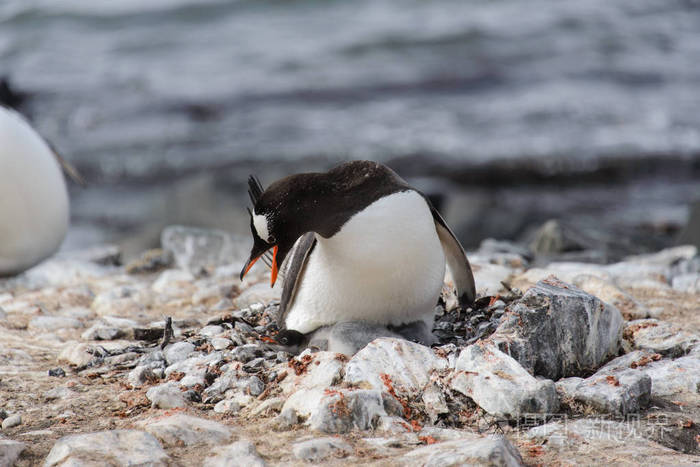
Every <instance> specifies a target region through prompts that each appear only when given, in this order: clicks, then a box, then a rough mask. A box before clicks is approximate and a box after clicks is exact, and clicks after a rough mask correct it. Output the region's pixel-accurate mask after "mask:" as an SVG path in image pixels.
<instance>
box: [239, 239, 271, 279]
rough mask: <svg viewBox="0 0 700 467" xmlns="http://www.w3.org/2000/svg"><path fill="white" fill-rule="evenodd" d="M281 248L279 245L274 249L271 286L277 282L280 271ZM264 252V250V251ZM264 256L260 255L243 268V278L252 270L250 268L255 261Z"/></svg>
mask: <svg viewBox="0 0 700 467" xmlns="http://www.w3.org/2000/svg"><path fill="white" fill-rule="evenodd" d="M278 250H279V247H278V246H277V245H275V246H274V248H273V249H272V272H271V273H270V287H274V286H275V282H277V274H278V273H279V268H278V267H277V251H278ZM263 253H264V252H263ZM261 256H262V254H261V255H259V256H257V257H255V258H253V259H252V260H250V262H249V263H248V264H246V266H245V268H244V269H243V272H242V273H241V280H243V277H245V275H246V274H248V271H250V268H252V267H253V265H254V264H255V262H256V261H257V260H259V259H260V257H261Z"/></svg>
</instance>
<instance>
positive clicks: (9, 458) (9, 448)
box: [0, 438, 27, 466]
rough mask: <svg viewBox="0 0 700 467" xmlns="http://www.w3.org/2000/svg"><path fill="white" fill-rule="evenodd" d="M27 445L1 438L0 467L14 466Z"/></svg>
mask: <svg viewBox="0 0 700 467" xmlns="http://www.w3.org/2000/svg"><path fill="white" fill-rule="evenodd" d="M26 447H27V445H26V444H25V443H21V442H19V441H13V440H11V439H2V438H0V465H2V466H12V465H14V464H15V461H16V460H17V458H19V455H20V454H22V451H24V450H25V448H26Z"/></svg>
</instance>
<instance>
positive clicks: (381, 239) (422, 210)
mask: <svg viewBox="0 0 700 467" xmlns="http://www.w3.org/2000/svg"><path fill="white" fill-rule="evenodd" d="M316 238H317V240H318V242H317V244H316V247H315V248H314V250H313V252H312V253H311V255H310V257H309V259H308V262H307V265H306V269H305V272H304V276H303V277H302V280H301V283H300V284H298V286H297V287H298V290H297V292H296V296H295V299H294V302H293V303H292V305H291V308H290V310H289V311H288V313H287V316H286V319H285V324H286V326H287V328H288V329H294V330H297V331H299V332H302V333H307V332H311V331H313V330H314V329H316V328H318V327H320V326H324V325H328V324H333V323H337V322H342V321H351V320H364V321H369V322H374V323H379V324H394V325H398V324H403V323H408V322H413V321H419V320H422V321H425V322H426V323H427V324H428V325H429V326H432V322H433V318H434V309H435V305H436V303H437V299H438V296H439V295H440V291H441V289H442V283H443V280H444V275H445V255H444V252H443V250H442V245H441V244H440V240H439V238H438V235H437V231H436V230H435V222H434V220H433V216H432V213H431V212H430V208H429V207H428V205H427V203H426V201H425V199H423V197H422V196H421V195H420V194H419V193H417V192H415V191H413V190H411V191H404V192H400V193H395V194H392V195H389V196H386V197H384V198H381V199H379V200H377V201H375V202H374V203H372V204H371V205H369V206H368V207H367V208H365V209H364V210H362V211H361V212H359V213H357V214H356V215H355V216H353V217H352V218H351V219H350V220H349V221H348V222H347V223H346V224H345V225H344V226H343V227H342V229H341V230H340V231H339V232H338V233H336V234H335V235H334V236H333V237H331V238H329V239H326V238H323V237H321V236H319V235H317V236H316Z"/></svg>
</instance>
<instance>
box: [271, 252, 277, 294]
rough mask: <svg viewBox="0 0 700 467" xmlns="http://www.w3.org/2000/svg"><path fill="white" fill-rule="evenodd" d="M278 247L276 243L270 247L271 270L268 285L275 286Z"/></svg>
mask: <svg viewBox="0 0 700 467" xmlns="http://www.w3.org/2000/svg"><path fill="white" fill-rule="evenodd" d="M278 249H279V248H278V247H277V245H275V247H274V248H273V249H272V272H271V273H270V287H274V286H275V282H276V281H277V272H278V269H277V250H278Z"/></svg>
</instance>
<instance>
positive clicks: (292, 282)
mask: <svg viewBox="0 0 700 467" xmlns="http://www.w3.org/2000/svg"><path fill="white" fill-rule="evenodd" d="M315 246H316V237H315V235H314V234H313V232H308V233H305V234H304V235H302V236H301V237H299V240H297V242H296V243H295V244H294V247H293V248H292V251H291V253H290V255H289V260H288V261H285V267H284V270H283V271H282V274H283V276H284V287H283V288H282V298H281V299H280V308H279V312H278V315H277V327H278V328H279V329H280V330H282V329H286V327H285V325H284V321H285V318H286V317H287V312H288V311H289V310H290V309H291V308H292V304H293V303H294V297H295V295H296V292H297V289H298V287H299V284H301V281H302V279H303V277H304V270H305V269H306V263H307V261H308V259H309V256H310V255H311V252H312V251H313V249H314V247H315Z"/></svg>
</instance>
